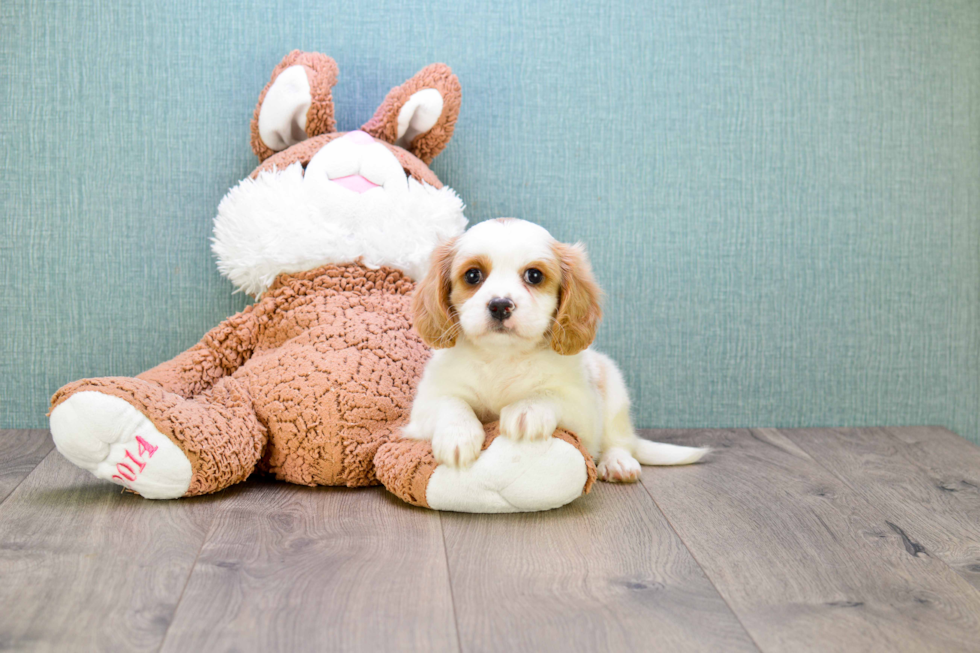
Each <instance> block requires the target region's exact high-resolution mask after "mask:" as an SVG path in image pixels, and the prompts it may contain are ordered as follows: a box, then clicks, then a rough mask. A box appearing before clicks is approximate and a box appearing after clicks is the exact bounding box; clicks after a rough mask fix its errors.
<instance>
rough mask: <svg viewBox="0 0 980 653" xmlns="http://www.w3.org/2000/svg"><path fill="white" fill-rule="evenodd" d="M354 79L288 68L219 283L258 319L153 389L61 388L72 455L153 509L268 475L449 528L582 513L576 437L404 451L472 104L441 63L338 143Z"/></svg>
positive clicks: (59, 428) (228, 330)
mask: <svg viewBox="0 0 980 653" xmlns="http://www.w3.org/2000/svg"><path fill="white" fill-rule="evenodd" d="M336 81H337V65H336V64H335V63H334V61H333V59H331V58H330V57H327V56H324V55H322V54H317V53H306V52H299V51H295V52H292V53H290V54H289V55H288V56H286V58H285V59H283V61H282V62H281V63H280V64H279V65H278V66H277V67H276V68H275V70H274V71H273V73H272V77H271V80H270V81H269V83H268V85H267V86H266V87H265V89H264V90H263V91H262V93H261V95H260V96H259V102H258V106H257V107H256V109H255V114H254V117H253V119H252V125H251V144H252V149H253V151H254V152H255V154H256V155H257V156H258V157H259V161H260V164H259V166H258V168H257V169H256V170H255V171H254V172H253V173H252V174H251V175H250V176H249V177H248V178H247V179H245V180H243V181H242V182H240V183H239V184H238V185H237V186H236V187H235V188H233V189H232V190H231V191H229V192H228V194H227V195H226V196H225V198H224V199H223V200H222V202H221V204H220V205H219V207H218V213H217V216H216V218H215V220H214V238H213V251H214V254H215V256H216V258H217V261H218V268H219V270H220V271H221V273H222V274H224V275H225V276H226V277H227V278H228V279H230V280H231V281H232V282H233V284H234V285H235V286H236V287H237V288H238V289H240V290H243V291H245V292H247V293H249V294H250V295H252V296H254V297H255V302H254V303H253V304H252V305H250V306H248V307H247V308H246V309H245V310H243V311H242V312H241V313H239V314H237V315H234V316H232V317H230V318H228V319H227V320H225V321H224V322H222V323H221V324H219V325H218V326H216V327H214V328H213V329H211V331H209V332H208V333H207V334H206V335H205V336H204V338H203V339H202V340H201V341H200V342H199V343H198V344H196V345H194V346H193V347H191V348H190V349H188V350H187V351H185V352H183V353H181V354H179V355H178V356H176V357H175V358H173V359H172V360H169V361H167V362H165V363H162V364H160V365H158V366H157V367H154V368H153V369H151V370H148V371H146V372H143V373H142V374H140V375H138V376H136V377H133V378H128V377H106V378H95V379H85V380H81V381H76V382H74V383H70V384H68V385H66V386H64V387H63V388H61V389H60V390H58V392H57V393H56V394H55V395H54V397H53V398H52V401H51V407H52V410H51V413H50V424H51V432H52V435H53V438H54V442H55V444H56V446H57V448H58V450H59V451H60V452H61V453H62V454H63V455H64V456H65V457H66V458H67V459H68V460H70V461H71V462H72V463H74V464H75V465H77V466H79V467H81V468H83V469H85V470H88V471H89V472H91V473H92V474H94V475H95V476H96V477H98V478H100V479H104V480H106V481H110V482H114V483H117V484H119V485H122V486H123V487H125V488H127V489H129V490H131V491H133V492H136V493H138V494H140V495H142V496H143V497H146V498H151V499H173V498H177V497H192V496H196V495H201V494H207V493H211V492H217V491H219V490H222V489H224V488H226V487H228V486H230V485H232V484H235V483H239V482H241V481H243V480H245V479H246V478H248V477H249V475H250V474H252V472H254V471H256V470H259V471H262V472H266V473H268V474H272V475H274V476H275V477H276V478H277V479H280V480H282V481H286V482H289V483H297V484H301V485H309V486H314V485H342V486H348V487H354V486H365V485H374V484H377V483H379V482H380V483H383V484H384V485H385V486H386V487H387V488H388V489H389V491H391V492H393V493H394V494H396V495H397V496H399V497H400V498H402V499H403V500H405V501H407V502H409V503H412V504H415V505H419V506H426V507H430V508H434V509H442V510H458V511H471V512H512V511H525V510H527V511H530V510H543V509H549V508H554V507H557V506H560V505H563V504H565V503H568V502H569V501H572V500H573V499H575V498H576V497H578V496H580V495H581V494H582V493H583V492H586V491H588V489H589V487H590V486H591V484H592V482H593V480H594V478H595V468H594V466H593V463H592V459H591V458H590V457H589V455H588V453H586V452H585V451H584V450H583V448H582V447H581V445H580V444H579V442H578V440H577V438H576V437H575V436H574V435H573V434H571V433H567V432H564V431H557V432H556V433H555V434H554V437H552V438H550V439H546V440H545V441H539V442H511V441H510V440H508V439H507V438H502V437H497V433H498V431H497V427H496V424H488V425H487V426H486V429H487V438H486V441H485V443H484V450H483V452H482V454H481V456H480V457H479V459H478V460H477V461H476V463H474V464H473V465H472V466H470V467H467V468H465V469H455V468H452V469H451V468H448V467H446V466H440V465H437V464H436V462H435V460H434V459H433V457H432V452H431V446H430V444H429V443H428V442H419V441H414V440H408V439H401V438H400V437H399V430H400V428H401V427H402V426H403V425H404V424H405V423H406V422H407V419H408V415H409V411H410V408H411V403H412V397H413V393H414V390H415V387H416V384H417V382H418V380H419V378H420V376H421V373H422V369H423V366H424V365H425V362H426V360H427V359H428V357H429V350H428V348H427V347H426V346H425V344H424V343H423V341H422V339H421V338H420V337H419V336H418V335H417V334H416V333H415V332H414V331H413V330H412V325H411V313H410V298H411V293H412V290H413V288H414V285H415V283H414V280H416V279H420V278H422V276H424V273H425V270H426V269H427V265H428V260H429V257H430V254H431V252H432V251H433V249H434V248H435V247H436V245H437V244H438V243H439V242H440V241H442V240H444V239H447V238H451V237H454V236H457V235H459V234H460V233H462V231H463V230H464V228H465V226H466V218H465V217H464V216H463V204H462V202H461V201H460V199H459V198H458V197H457V195H456V193H455V192H453V190H452V189H450V188H448V187H446V186H444V185H443V184H442V183H441V182H440V181H439V179H438V178H437V177H436V176H435V174H433V172H432V171H431V170H430V169H429V167H428V165H429V163H431V161H432V159H433V158H434V157H435V156H436V155H438V154H439V153H440V152H441V151H442V150H443V148H445V147H446V145H447V144H448V142H449V140H450V138H451V137H452V134H453V130H454V128H455V125H456V119H457V115H458V113H459V108H460V99H461V95H460V87H459V82H458V80H457V78H456V76H455V75H453V74H452V72H451V71H450V69H449V68H448V67H447V66H445V65H442V64H434V65H430V66H428V67H426V68H424V69H423V70H421V71H420V72H419V73H418V74H416V75H415V76H414V77H412V78H411V79H409V80H408V81H407V82H405V83H404V84H402V85H401V86H399V87H397V88H394V89H392V90H391V91H390V92H389V93H388V95H387V97H386V98H385V99H384V101H383V102H382V104H381V106H380V107H379V108H378V110H377V112H376V113H375V114H374V117H372V118H371V119H370V120H369V121H368V122H367V123H366V124H364V125H363V126H362V127H361V129H359V130H355V131H350V132H338V131H336V128H335V127H336V126H335V121H334V111H333V101H332V97H331V92H332V88H333V86H334V84H335V83H336Z"/></svg>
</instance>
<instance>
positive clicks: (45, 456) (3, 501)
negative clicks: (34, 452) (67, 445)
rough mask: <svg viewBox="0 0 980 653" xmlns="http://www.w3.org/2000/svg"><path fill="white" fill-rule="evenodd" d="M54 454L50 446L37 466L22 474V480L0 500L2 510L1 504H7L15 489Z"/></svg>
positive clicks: (1, 505) (0, 505)
mask: <svg viewBox="0 0 980 653" xmlns="http://www.w3.org/2000/svg"><path fill="white" fill-rule="evenodd" d="M56 452H57V449H55V448H54V446H52V447H51V450H50V451H48V453H46V454H44V458H41V460H39V461H37V464H36V465H34V469H32V470H31V471H29V472H27V473H26V474H24V478H22V479H20V480H19V481H17V485H15V486H14V487H12V488H11V489H10V492H8V493H7V496H5V497H4V498H3V499H0V508H2V507H3V504H5V503H6V502H7V499H9V498H10V497H12V496H14V494H15V493H16V492H17V488H19V487H20V486H21V485H22V484H23V483H24V481H26V480H27V479H29V478H30V477H31V476H32V475H33V474H34V473H35V472H36V471H37V468H38V467H40V466H41V463H43V462H44V461H45V460H47V459H48V456H50V455H51V454H53V453H56Z"/></svg>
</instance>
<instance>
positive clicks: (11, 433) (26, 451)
mask: <svg viewBox="0 0 980 653" xmlns="http://www.w3.org/2000/svg"><path fill="white" fill-rule="evenodd" d="M52 449H54V442H53V441H52V440H51V435H50V434H48V432H47V431H44V430H41V429H37V430H28V429H17V430H14V429H9V430H0V503H3V501H4V499H6V498H7V497H8V496H9V495H10V493H11V492H13V491H14V488H15V487H17V486H18V485H20V482H21V481H23V480H24V479H25V478H26V477H27V475H28V474H30V473H31V472H32V471H33V470H34V468H35V467H37V465H38V463H40V462H41V461H42V460H43V459H44V457H45V456H47V455H48V453H50V452H51V450H52Z"/></svg>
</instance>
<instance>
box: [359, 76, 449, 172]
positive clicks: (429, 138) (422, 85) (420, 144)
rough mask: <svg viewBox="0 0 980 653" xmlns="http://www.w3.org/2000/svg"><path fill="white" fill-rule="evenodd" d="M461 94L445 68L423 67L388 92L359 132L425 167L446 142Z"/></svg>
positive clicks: (447, 141)
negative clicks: (408, 154)
mask: <svg viewBox="0 0 980 653" xmlns="http://www.w3.org/2000/svg"><path fill="white" fill-rule="evenodd" d="M461 99H462V93H461V91H460V88H459V79H457V78H456V75H454V74H453V71H452V70H450V69H449V66H447V65H445V64H441V63H435V64H432V65H430V66H426V67H425V68H423V69H422V70H420V71H419V72H418V73H416V74H415V76H414V77H412V78H411V79H410V80H408V81H407V82H405V83H404V84H402V85H401V86H398V87H396V88H393V89H391V91H389V92H388V95H387V97H385V99H384V102H382V103H381V106H380V107H378V110H377V111H376V112H375V113H374V117H373V118H371V120H369V121H367V122H366V123H365V124H364V126H363V127H361V130H362V131H365V132H367V133H368V134H371V136H374V137H375V138H377V139H379V140H383V141H387V142H388V143H391V144H392V145H398V146H399V147H402V148H404V149H406V150H408V151H409V152H411V153H412V154H414V155H415V156H417V157H418V158H420V159H421V160H422V161H423V163H425V164H426V165H429V164H430V163H432V159H434V158H435V157H436V155H438V154H439V153H440V152H442V150H443V148H445V147H446V145H447V144H448V143H449V139H450V138H452V136H453V130H454V129H455V128H456V118H457V117H458V116H459V103H460V100H461Z"/></svg>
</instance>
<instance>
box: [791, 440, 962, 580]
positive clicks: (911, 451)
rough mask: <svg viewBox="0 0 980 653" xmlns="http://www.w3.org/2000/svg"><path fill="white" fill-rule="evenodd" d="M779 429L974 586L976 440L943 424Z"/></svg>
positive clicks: (924, 552)
mask: <svg viewBox="0 0 980 653" xmlns="http://www.w3.org/2000/svg"><path fill="white" fill-rule="evenodd" d="M782 433H783V434H784V435H785V436H786V437H788V438H789V439H791V440H792V441H793V442H795V443H796V444H797V445H799V446H800V448H802V449H804V450H805V451H806V452H807V453H809V454H810V455H811V456H812V457H813V458H814V459H815V460H816V461H817V462H819V463H820V464H822V465H823V466H824V467H825V468H827V470H829V471H830V472H831V473H833V474H834V475H835V476H837V477H838V478H840V479H841V480H843V481H844V482H845V483H847V484H848V485H849V486H850V487H851V488H853V489H854V490H855V491H856V492H858V493H859V494H861V495H862V496H863V497H865V498H866V499H868V501H870V502H871V503H872V504H874V506H875V507H876V508H877V509H878V510H879V511H881V513H882V514H884V515H885V517H886V518H887V519H888V520H889V521H890V522H892V523H893V524H896V525H897V524H901V525H902V526H901V528H902V530H903V532H904V533H905V534H906V537H907V538H908V539H909V541H910V542H913V543H915V544H916V545H918V546H922V547H924V548H925V551H923V552H922V553H921V555H934V556H936V557H937V558H939V559H941V560H943V561H944V562H946V563H947V564H948V565H949V566H951V567H952V568H953V569H954V570H956V572H957V573H958V574H960V575H961V576H962V577H963V578H965V579H966V580H967V582H969V583H970V584H971V585H973V586H974V587H975V588H977V589H978V590H980V447H978V446H977V445H975V444H973V443H971V442H968V441H966V440H964V439H963V438H961V437H960V436H958V435H956V434H955V433H953V432H951V431H948V430H946V429H944V428H941V427H894V428H888V429H883V428H862V429H797V430H787V431H782ZM896 527H897V526H896Z"/></svg>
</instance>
